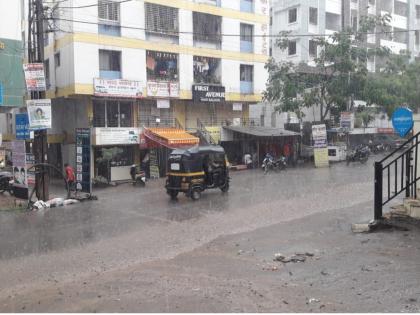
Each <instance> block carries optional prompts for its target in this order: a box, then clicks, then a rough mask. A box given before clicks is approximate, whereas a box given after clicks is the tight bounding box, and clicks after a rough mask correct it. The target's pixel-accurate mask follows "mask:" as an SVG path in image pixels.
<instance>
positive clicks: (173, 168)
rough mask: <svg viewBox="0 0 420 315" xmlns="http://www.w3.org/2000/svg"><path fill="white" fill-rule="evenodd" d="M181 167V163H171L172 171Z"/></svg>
mask: <svg viewBox="0 0 420 315" xmlns="http://www.w3.org/2000/svg"><path fill="white" fill-rule="evenodd" d="M180 169H181V168H180V166H179V163H172V164H171V171H179V170H180Z"/></svg>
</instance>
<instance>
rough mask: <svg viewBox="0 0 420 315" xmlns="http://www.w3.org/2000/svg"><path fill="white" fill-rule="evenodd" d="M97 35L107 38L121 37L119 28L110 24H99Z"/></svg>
mask: <svg viewBox="0 0 420 315" xmlns="http://www.w3.org/2000/svg"><path fill="white" fill-rule="evenodd" d="M98 33H99V34H102V35H107V36H118V37H119V36H121V26H120V25H112V24H99V25H98Z"/></svg>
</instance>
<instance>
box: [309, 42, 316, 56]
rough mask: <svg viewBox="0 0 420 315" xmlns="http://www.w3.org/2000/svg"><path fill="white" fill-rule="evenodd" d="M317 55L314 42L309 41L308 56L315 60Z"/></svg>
mask: <svg viewBox="0 0 420 315" xmlns="http://www.w3.org/2000/svg"><path fill="white" fill-rule="evenodd" d="M317 55H318V45H317V43H316V41H314V40H310V41H309V56H310V57H313V58H316V57H317Z"/></svg>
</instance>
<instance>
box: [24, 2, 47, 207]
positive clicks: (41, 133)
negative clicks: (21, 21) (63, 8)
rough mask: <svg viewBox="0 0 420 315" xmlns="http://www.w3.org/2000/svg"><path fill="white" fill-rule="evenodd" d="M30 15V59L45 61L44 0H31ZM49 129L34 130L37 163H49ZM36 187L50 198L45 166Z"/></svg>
mask: <svg viewBox="0 0 420 315" xmlns="http://www.w3.org/2000/svg"><path fill="white" fill-rule="evenodd" d="M28 2H29V11H28V12H29V17H28V61H29V63H42V64H43V63H44V20H45V18H44V7H43V4H42V0H29V1H28ZM44 98H45V91H38V92H31V99H44ZM47 151H48V144H47V131H46V130H36V131H35V132H34V143H33V154H34V156H35V163H36V164H45V163H47ZM35 171H36V173H35V188H36V196H37V198H38V200H48V199H49V187H48V186H49V173H48V169H47V168H46V167H44V166H41V167H39V168H37V169H36V170H35Z"/></svg>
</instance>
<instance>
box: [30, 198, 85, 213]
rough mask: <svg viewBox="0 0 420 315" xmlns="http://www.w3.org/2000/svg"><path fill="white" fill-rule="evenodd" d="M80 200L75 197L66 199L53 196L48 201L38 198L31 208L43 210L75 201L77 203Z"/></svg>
mask: <svg viewBox="0 0 420 315" xmlns="http://www.w3.org/2000/svg"><path fill="white" fill-rule="evenodd" d="M79 202H80V201H78V200H76V199H66V200H64V198H54V199H51V200H48V201H46V202H45V201H43V200H38V201H36V202H35V203H34V204H33V205H32V208H31V210H33V211H34V210H43V209H48V208H55V207H62V206H68V205H72V204H75V203H79Z"/></svg>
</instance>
